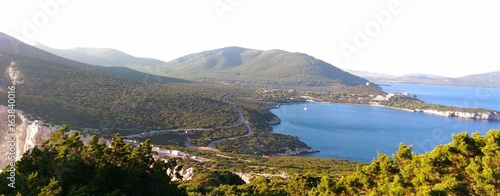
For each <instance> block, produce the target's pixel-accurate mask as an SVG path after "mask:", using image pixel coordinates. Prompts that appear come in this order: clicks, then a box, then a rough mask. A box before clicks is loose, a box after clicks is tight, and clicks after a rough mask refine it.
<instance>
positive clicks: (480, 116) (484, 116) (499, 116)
mask: <svg viewBox="0 0 500 196" xmlns="http://www.w3.org/2000/svg"><path fill="white" fill-rule="evenodd" d="M414 111H415V112H423V113H427V114H434V115H438V116H446V117H457V118H465V119H474V120H500V112H497V111H490V112H459V111H437V110H422V109H419V110H414Z"/></svg>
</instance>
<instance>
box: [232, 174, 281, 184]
mask: <svg viewBox="0 0 500 196" xmlns="http://www.w3.org/2000/svg"><path fill="white" fill-rule="evenodd" d="M234 174H236V175H238V176H239V177H240V178H241V179H242V180H243V181H245V183H247V184H248V183H250V182H251V180H252V179H253V178H255V177H259V176H264V177H266V178H272V177H280V178H283V179H288V177H289V176H288V174H287V173H286V172H280V173H279V174H265V173H254V172H250V173H245V172H235V173H234Z"/></svg>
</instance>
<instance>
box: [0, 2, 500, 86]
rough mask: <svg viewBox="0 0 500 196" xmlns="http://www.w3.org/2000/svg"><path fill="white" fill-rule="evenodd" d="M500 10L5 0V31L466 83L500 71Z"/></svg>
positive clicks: (70, 43)
mask: <svg viewBox="0 0 500 196" xmlns="http://www.w3.org/2000/svg"><path fill="white" fill-rule="evenodd" d="M499 9H500V1H497V0H481V1H472V0H470V1H461V0H460V1H457V0H454V1H453V0H440V1H432V0H380V1H373V0H363V1H362V0H343V1H340V0H308V1H305V0H301V1H298V0H176V1H173V0H169V1H164V0H158V1H153V0H142V1H138V0H105V1H102V0H101V1H98V0H80V1H77V0H31V1H28V0H23V1H15V0H0V31H2V32H5V33H7V34H9V35H12V36H14V37H16V38H18V39H21V40H23V41H26V42H34V41H38V42H41V43H43V44H46V45H48V46H51V47H54V48H73V47H108V48H115V49H118V50H121V51H124V52H127V53H129V54H132V55H135V56H142V57H153V58H158V59H162V60H165V61H169V60H172V59H175V58H177V57H180V56H183V55H186V54H190V53H195V52H200V51H204V50H209V49H216V48H222V47H226V46H241V47H246V48H253V49H261V50H268V49H282V50H287V51H291V52H303V53H307V54H309V55H312V56H314V57H316V58H319V59H322V60H324V61H326V62H328V63H331V64H333V65H335V66H337V67H340V68H342V69H356V70H364V71H371V72H380V73H388V74H396V75H401V74H409V73H429V74H437V75H443V76H452V77H458V76H463V75H467V74H474V73H484V72H490V71H498V70H500V55H499V53H500V12H499V11H498V10H499Z"/></svg>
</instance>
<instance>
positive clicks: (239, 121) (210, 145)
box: [207, 94, 253, 149]
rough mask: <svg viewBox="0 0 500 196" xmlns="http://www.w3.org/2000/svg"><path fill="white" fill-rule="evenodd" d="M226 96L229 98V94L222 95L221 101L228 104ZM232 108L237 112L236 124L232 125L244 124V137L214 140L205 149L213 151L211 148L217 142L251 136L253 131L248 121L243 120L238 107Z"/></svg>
mask: <svg viewBox="0 0 500 196" xmlns="http://www.w3.org/2000/svg"><path fill="white" fill-rule="evenodd" d="M227 96H230V94H227V95H224V96H222V98H221V100H222V101H223V102H226V103H229V102H227V101H226V97H227ZM233 108H234V109H235V110H236V111H237V112H238V120H237V121H236V122H234V123H233V124H234V125H237V124H240V123H245V126H246V127H247V129H248V132H247V133H246V134H245V135H240V136H235V137H230V138H224V139H220V140H214V141H211V142H210V143H208V145H207V148H211V149H214V148H213V147H212V146H213V145H214V144H215V143H217V142H219V141H222V140H230V139H236V138H240V137H246V136H249V135H252V134H253V131H252V127H251V126H250V123H249V122H248V121H246V120H245V118H244V117H243V112H241V110H240V109H238V107H236V106H235V105H233Z"/></svg>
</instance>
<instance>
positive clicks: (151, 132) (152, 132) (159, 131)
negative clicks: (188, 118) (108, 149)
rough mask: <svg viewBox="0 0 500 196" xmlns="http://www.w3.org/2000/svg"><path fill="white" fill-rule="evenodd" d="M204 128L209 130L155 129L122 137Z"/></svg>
mask: <svg viewBox="0 0 500 196" xmlns="http://www.w3.org/2000/svg"><path fill="white" fill-rule="evenodd" d="M204 130H209V129H205V128H194V129H167V130H156V131H150V132H143V133H138V134H132V135H126V136H124V137H126V138H134V137H140V136H147V135H153V134H155V133H163V132H167V131H204Z"/></svg>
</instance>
